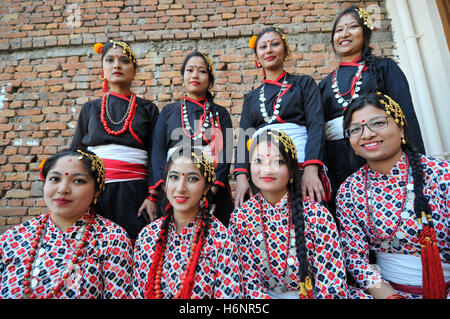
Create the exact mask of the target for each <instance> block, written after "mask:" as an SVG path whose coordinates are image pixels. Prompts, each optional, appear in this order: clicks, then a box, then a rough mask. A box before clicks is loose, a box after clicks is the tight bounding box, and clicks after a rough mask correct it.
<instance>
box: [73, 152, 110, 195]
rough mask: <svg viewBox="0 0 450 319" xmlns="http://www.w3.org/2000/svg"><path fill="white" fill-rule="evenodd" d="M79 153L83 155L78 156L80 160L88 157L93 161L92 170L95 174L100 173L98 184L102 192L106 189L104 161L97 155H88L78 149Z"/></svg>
mask: <svg viewBox="0 0 450 319" xmlns="http://www.w3.org/2000/svg"><path fill="white" fill-rule="evenodd" d="M77 152H78V153H80V154H81V155H80V156H78V159H79V160H82V159H83V156H86V157H87V158H89V159H90V160H91V170H92V171H93V172H98V174H97V184H98V185H99V189H100V191H103V190H104V188H105V163H103V160H102V159H101V158H100V157H98V156H97V155H95V154H94V155H93V154H88V153H85V152H83V151H82V150H80V149H77Z"/></svg>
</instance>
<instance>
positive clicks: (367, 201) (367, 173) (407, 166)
mask: <svg viewBox="0 0 450 319" xmlns="http://www.w3.org/2000/svg"><path fill="white" fill-rule="evenodd" d="M405 160H406V174H405V177H404V183H405V186H404V188H403V198H402V206H401V207H400V209H399V210H398V211H397V212H396V213H395V215H396V216H397V224H396V225H395V229H394V230H393V231H392V234H391V235H388V236H385V237H383V236H381V235H380V230H379V229H377V228H375V225H374V224H373V223H372V220H371V219H370V215H371V213H370V210H369V207H370V206H369V196H368V194H367V188H368V187H367V185H368V179H369V166H368V165H367V164H366V165H364V171H365V175H364V193H365V197H366V198H365V199H366V207H367V218H366V220H367V225H369V227H370V228H371V229H372V233H373V235H374V236H375V237H376V238H377V239H378V240H380V241H383V240H386V239H390V238H392V237H393V236H394V235H395V233H396V232H397V230H398V228H399V227H400V224H401V221H402V218H401V216H400V215H401V213H402V212H403V209H404V206H405V202H406V192H407V186H408V175H409V160H408V157H407V156H406V155H405Z"/></svg>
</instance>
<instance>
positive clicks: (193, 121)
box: [150, 96, 234, 225]
mask: <svg viewBox="0 0 450 319" xmlns="http://www.w3.org/2000/svg"><path fill="white" fill-rule="evenodd" d="M232 130H233V129H232V123H231V118H230V114H229V113H228V111H227V109H226V108H224V107H223V106H220V105H217V104H215V103H212V102H210V101H208V100H207V99H201V100H199V101H197V100H193V99H190V98H189V97H186V96H185V97H184V98H183V100H182V101H178V102H174V103H171V104H168V105H166V106H164V108H163V109H162V110H161V114H160V115H159V117H158V121H157V122H156V126H155V131H154V139H153V149H152V168H153V182H152V184H151V185H152V186H151V187H150V189H157V190H159V189H160V185H161V183H162V182H163V181H164V173H165V171H166V163H167V159H168V158H169V156H170V154H171V153H172V151H173V150H174V149H175V148H176V147H177V146H180V145H186V144H187V145H191V146H195V147H199V148H202V149H203V150H204V151H205V152H206V153H207V154H208V155H210V157H211V159H213V160H214V162H215V165H216V169H215V172H216V181H215V182H214V185H216V186H219V190H218V192H217V193H216V195H215V196H214V200H215V201H216V204H217V206H216V210H215V212H214V216H216V217H217V218H218V219H219V220H220V221H221V222H222V223H223V224H224V225H228V221H229V219H230V214H231V212H232V211H233V209H234V204H233V200H232V196H231V188H230V185H229V182H228V175H229V173H230V166H231V161H232V153H233V134H232Z"/></svg>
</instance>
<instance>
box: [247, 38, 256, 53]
mask: <svg viewBox="0 0 450 319" xmlns="http://www.w3.org/2000/svg"><path fill="white" fill-rule="evenodd" d="M257 38H258V37H257V36H256V35H254V36H252V37H251V38H250V40H249V41H248V46H249V47H250V49H252V50H254V49H255V43H256V39H257Z"/></svg>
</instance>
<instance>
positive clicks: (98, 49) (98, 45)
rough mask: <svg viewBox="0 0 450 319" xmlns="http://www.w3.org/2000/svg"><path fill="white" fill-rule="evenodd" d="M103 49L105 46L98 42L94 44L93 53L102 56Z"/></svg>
mask: <svg viewBox="0 0 450 319" xmlns="http://www.w3.org/2000/svg"><path fill="white" fill-rule="evenodd" d="M104 47H105V46H104V45H103V44H101V43H100V42H97V43H96V44H94V52H95V53H97V54H102V52H103V48H104Z"/></svg>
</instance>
